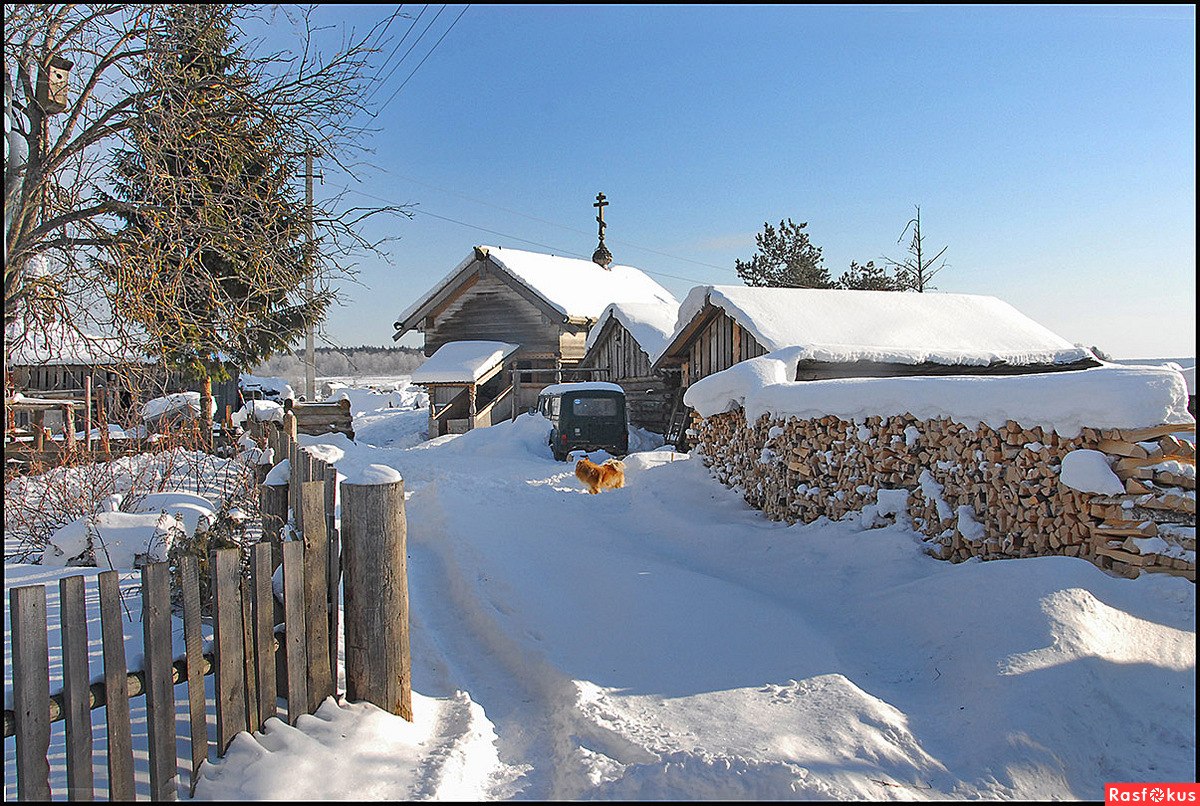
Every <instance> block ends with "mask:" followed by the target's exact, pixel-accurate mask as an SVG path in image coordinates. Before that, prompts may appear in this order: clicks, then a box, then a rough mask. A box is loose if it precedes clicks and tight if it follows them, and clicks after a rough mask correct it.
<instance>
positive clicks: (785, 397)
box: [684, 292, 1194, 437]
mask: <svg viewBox="0 0 1200 806" xmlns="http://www.w3.org/2000/svg"><path fill="white" fill-rule="evenodd" d="M864 293H865V292H864ZM913 296H916V295H913ZM804 355H805V348H799V347H792V348H786V349H783V350H777V351H776V352H773V353H768V354H767V355H764V356H760V357H758V358H752V359H750V360H748V361H742V362H741V363H739V364H735V365H734V366H732V367H730V368H729V369H727V370H724V371H722V372H718V373H716V374H714V375H710V376H708V377H707V378H702V379H701V380H699V381H697V382H696V383H694V384H692V385H691V386H689V387H688V390H687V392H686V394H685V395H684V402H685V403H687V405H689V406H691V407H692V408H694V409H695V410H696V411H697V412H698V413H699V414H700V415H701V416H703V417H711V416H713V415H714V414H720V413H722V412H726V411H730V410H732V409H734V408H737V407H738V406H741V407H742V408H743V409H744V410H745V414H746V420H747V422H749V423H753V422H755V421H757V420H758V418H759V417H760V416H761V415H763V414H770V415H772V416H773V417H776V418H780V419H786V418H788V417H796V418H798V419H812V418H818V417H824V416H826V415H835V416H837V417H840V418H842V419H845V420H853V419H856V418H858V419H862V418H866V417H870V416H884V417H887V416H892V415H899V414H906V413H907V414H911V415H913V416H914V417H915V418H917V419H919V420H931V419H940V418H946V419H950V420H953V421H955V422H958V423H962V424H963V425H966V426H968V427H970V428H974V427H976V426H978V424H979V423H981V422H982V423H986V424H987V425H989V426H992V427H993V428H995V427H998V426H1000V425H1003V424H1004V423H1005V422H1006V421H1008V420H1015V421H1016V422H1019V423H1020V424H1021V425H1023V426H1025V427H1027V428H1028V427H1033V426H1040V427H1042V428H1045V429H1053V430H1054V431H1056V432H1058V433H1059V434H1060V435H1062V436H1068V437H1070V436H1075V435H1077V434H1078V433H1079V431H1080V429H1082V428H1083V427H1085V426H1087V427H1091V428H1140V427H1145V426H1152V425H1159V424H1160V423H1191V422H1194V420H1193V418H1192V416H1191V414H1189V413H1188V411H1187V389H1186V387H1185V386H1184V382H1183V376H1182V375H1180V373H1179V372H1178V371H1176V370H1173V369H1169V368H1165V367H1150V366H1137V367H1122V366H1116V365H1105V366H1102V367H1096V368H1093V369H1086V370H1078V371H1073V372H1047V373H1038V374H1034V375H1000V376H978V375H972V376H952V377H944V376H920V377H916V376H913V377H900V378H839V379H835V380H823V381H793V380H791V379H792V378H793V377H794V372H795V367H796V362H797V361H798V360H800V358H801V357H803V356H804Z"/></svg>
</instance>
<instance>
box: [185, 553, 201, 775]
mask: <svg viewBox="0 0 1200 806" xmlns="http://www.w3.org/2000/svg"><path fill="white" fill-rule="evenodd" d="M179 586H180V589H181V591H182V593H183V642H184V646H185V650H184V651H185V652H186V658H187V685H188V724H189V726H190V735H189V737H188V739H189V741H190V743H191V747H192V772H191V776H190V778H189V781H188V791H189V792H191V793H193V794H194V793H195V791H196V779H197V776H198V775H199V772H200V765H201V764H203V763H204V761H205V760H207V759H208V719H207V705H206V703H205V698H204V674H205V669H204V667H205V666H206V665H207V664H206V663H205V661H204V638H203V635H202V634H201V631H200V626H201V619H202V615H201V610H200V563H199V561H198V560H197V559H196V558H195V557H192V556H188V555H185V556H183V557H181V558H180V561H179Z"/></svg>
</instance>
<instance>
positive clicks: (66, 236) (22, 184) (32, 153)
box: [4, 4, 403, 358]
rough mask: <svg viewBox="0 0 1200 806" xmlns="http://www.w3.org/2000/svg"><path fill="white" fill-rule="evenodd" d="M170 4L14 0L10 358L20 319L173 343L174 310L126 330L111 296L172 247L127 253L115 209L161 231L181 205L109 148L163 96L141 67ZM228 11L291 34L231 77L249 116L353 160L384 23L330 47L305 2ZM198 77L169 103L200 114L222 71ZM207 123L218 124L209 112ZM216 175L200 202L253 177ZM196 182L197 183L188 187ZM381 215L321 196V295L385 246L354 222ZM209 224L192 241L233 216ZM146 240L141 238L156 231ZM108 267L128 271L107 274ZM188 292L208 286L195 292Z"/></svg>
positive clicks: (26, 325) (305, 144)
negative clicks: (130, 172) (289, 44)
mask: <svg viewBox="0 0 1200 806" xmlns="http://www.w3.org/2000/svg"><path fill="white" fill-rule="evenodd" d="M165 8H166V6H165V5H126V4H81V5H73V4H62V5H35V4H13V5H7V6H6V7H5V17H6V20H5V44H4V78H5V86H4V100H5V244H4V246H5V271H4V312H5V327H6V334H7V335H9V336H10V337H11V338H6V340H5V341H6V347H5V349H6V358H7V351H8V349H9V344H10V343H11V344H17V343H19V342H20V339H21V336H22V335H23V333H24V332H25V331H26V330H37V331H45V330H47V329H50V328H47V327H46V325H47V324H48V323H50V322H54V323H56V325H58V328H57V332H70V331H76V332H82V331H87V330H95V329H98V330H101V331H106V332H108V333H112V334H116V335H118V336H119V337H120V339H121V341H122V342H123V343H124V345H126V346H131V345H132V346H136V347H137V348H138V349H139V350H140V351H142V352H144V353H146V354H149V355H162V354H163V353H164V346H163V345H164V343H165V342H167V341H169V337H172V336H175V335H177V333H178V327H179V321H178V319H177V318H176V317H174V316H173V315H171V314H170V312H169V311H166V312H162V311H160V312H159V313H160V314H161V315H159V316H157V317H155V316H143V317H138V318H137V322H136V326H135V327H130V321H129V320H128V318H126V317H122V316H119V315H118V314H119V313H120V312H119V311H115V310H114V309H113V305H112V304H111V303H112V301H113V300H118V299H120V300H127V299H129V297H130V295H131V294H136V293H139V292H144V291H145V283H146V277H147V275H148V274H149V271H150V269H152V268H156V267H161V266H163V265H165V264H166V262H167V261H166V257H167V256H166V255H158V256H154V255H151V254H149V253H148V252H147V251H145V250H143V251H142V252H140V253H139V254H138V256H137V262H135V263H134V262H128V261H129V260H130V259H131V255H132V253H131V252H130V250H129V248H128V247H129V241H128V240H127V239H125V240H122V239H121V238H117V237H115V233H116V232H117V231H118V230H119V227H118V222H119V221H120V220H122V219H125V220H128V217H130V216H135V217H143V218H146V219H151V220H158V221H159V223H160V224H161V225H162V226H161V230H162V231H163V232H166V231H168V230H169V227H168V226H166V224H165V222H166V220H167V219H174V220H175V222H176V223H180V210H179V209H172V204H171V202H170V199H171V197H172V189H171V188H169V187H166V186H165V185H161V186H160V188H159V189H161V190H164V193H163V194H162V195H160V196H158V197H157V198H156V199H155V201H154V202H153V203H146V201H145V200H144V199H132V198H122V197H121V195H120V194H119V193H116V192H115V190H116V189H115V187H114V186H113V184H112V182H111V181H110V180H109V168H110V166H111V165H112V155H113V153H114V152H116V151H117V150H120V149H126V150H128V149H130V148H131V147H133V146H134V145H135V142H134V141H135V137H136V133H135V128H136V124H137V123H138V122H139V121H140V122H144V120H145V119H144V115H145V114H146V113H147V110H150V109H157V110H159V111H160V112H163V111H165V110H166V109H167V107H166V106H164V104H163V98H164V95H163V93H164V89H163V87H162V86H161V85H156V84H155V82H148V81H146V80H144V79H145V77H146V75H147V73H146V69H147V66H148V65H150V69H151V70H153V69H155V68H154V67H153V65H155V64H161V63H162V62H161V56H162V54H161V52H157V51H156V49H159V48H161V47H162V46H163V43H165V42H167V41H168V40H167V38H166V37H165V35H164V34H165V25H166V24H167V22H168V20H169V15H168V14H167V13H166V12H165ZM231 8H232V9H233V12H234V15H235V18H236V19H237V20H238V21H246V20H249V19H252V18H253V15H258V14H266V13H270V14H284V15H287V20H286V21H287V22H288V23H289V24H290V25H291V26H292V27H293V30H295V31H296V32H297V38H298V43H297V46H296V47H295V48H293V49H287V50H283V51H280V52H274V53H267V54H265V55H253V54H249V55H247V56H246V61H247V65H248V67H247V70H246V71H245V73H244V75H243V76H242V79H244V80H239V82H237V83H236V85H235V84H233V83H231V84H229V85H227V86H225V87H224V88H223V90H224V91H228V92H229V93H231V94H234V95H236V97H238V98H239V102H240V103H241V105H242V107H243V108H244V109H245V110H248V114H250V115H252V116H254V117H256V118H257V119H260V120H266V119H269V120H270V121H271V126H272V127H273V133H272V145H273V148H276V149H277V150H278V151H279V152H280V153H286V154H290V155H296V154H300V153H302V152H303V151H304V150H306V149H309V148H315V149H318V150H319V151H320V153H321V154H322V155H323V159H325V160H327V161H329V162H331V163H332V164H335V165H337V166H338V167H340V168H342V169H345V170H347V171H349V172H351V173H352V172H353V170H354V168H355V163H354V160H355V159H356V158H357V154H358V153H359V152H360V149H361V147H362V135H363V133H364V129H363V128H362V125H361V124H360V123H358V122H357V121H362V120H367V119H368V118H367V116H366V115H365V114H362V113H363V112H364V111H365V98H366V92H367V90H369V88H370V86H371V80H372V79H371V77H370V73H369V70H368V67H369V64H368V60H369V58H370V56H371V54H372V53H374V52H376V51H377V50H378V49H379V48H380V47H381V46H382V44H383V41H384V38H385V36H386V31H387V27H388V25H389V24H390V21H391V20H390V19H385V20H383V21H381V22H380V23H379V24H378V25H377V26H375V27H374V28H372V29H371V30H369V31H368V32H366V33H365V34H363V35H360V36H351V37H350V38H349V39H348V40H345V41H344V43H343V44H342V46H341V47H339V48H336V49H335V50H334V51H333V52H332V53H330V54H329V55H322V54H321V53H320V51H319V49H318V48H317V47H316V46H315V44H314V37H315V35H316V34H317V33H318V31H317V29H315V28H314V26H313V24H312V12H311V9H308V10H304V9H300V10H296V8H295V7H285V8H284V9H282V10H278V9H277V10H275V11H268V12H263V11H258V10H256V9H254V8H253V7H247V6H233V7H231ZM398 13H399V12H395V13H394V14H393V18H394V17H395V16H396V15H397V14H398ZM274 27H275V28H278V27H279V26H278V25H275V26H274ZM239 33H240V29H239ZM191 80H193V81H194V82H195V84H194V85H193V86H190V87H189V86H186V85H185V86H177V87H175V88H174V89H173V92H175V93H176V98H175V100H176V101H178V103H176V104H175V105H174V107H173V108H172V113H188V112H190V113H195V111H196V105H195V103H194V99H195V98H198V97H200V96H201V95H202V94H203V93H202V92H201V90H205V89H207V90H209V91H210V92H211V91H212V90H213V89H214V85H216V84H219V83H220V82H221V81H223V80H224V79H222V78H220V77H218V76H215V75H201V76H193V77H192V78H191ZM193 93H194V97H193ZM189 98H190V99H191V100H189ZM193 122H194V121H193ZM212 122H213V124H214V125H218V122H217V121H216V120H215V119H214V120H213V121H212ZM172 125H173V124H172ZM160 179H161V177H160ZM163 181H164V182H166V180H163ZM213 184H214V186H213V187H212V188H210V189H209V190H210V194H209V198H208V200H207V201H208V203H210V204H211V205H212V209H221V208H222V207H229V206H231V205H233V204H234V203H236V202H238V201H239V200H238V199H234V198H232V197H231V196H229V195H228V194H232V193H244V192H245V188H230V187H221V186H220V183H216V182H215V183H213ZM195 187H196V184H195V183H193V184H192V185H191V186H190V189H191V190H193V191H194V189H195ZM177 189H178V188H176V190H177ZM222 194H226V195H225V196H224V197H223V195H222ZM164 199H165V200H166V201H165V202H164ZM241 201H243V202H244V201H245V199H242V200H241ZM386 209H388V210H390V211H393V212H403V211H402V210H399V209H398V208H386ZM377 212H380V210H379V209H374V210H363V209H359V208H345V207H344V206H343V205H342V202H341V198H340V197H334V198H332V199H325V200H317V201H316V202H315V203H314V210H313V215H312V226H313V231H314V232H313V235H314V237H313V241H314V247H313V248H312V251H311V257H312V272H313V273H314V274H315V275H316V276H317V277H318V278H319V281H318V283H319V289H318V292H317V293H318V294H320V295H322V296H323V297H325V298H331V297H333V296H335V295H336V289H335V288H334V283H335V281H338V280H342V279H348V278H350V277H351V276H352V266H353V260H354V258H355V256H357V255H359V254H361V253H362V252H363V250H367V251H371V250H375V251H376V252H377V250H378V246H379V244H378V243H373V242H370V241H369V240H367V239H366V238H365V237H364V236H363V235H362V233H361V230H360V226H359V225H360V224H361V223H362V221H363V219H364V218H366V217H367V216H369V215H372V214H374V213H377ZM205 226H206V224H205V222H204V221H202V220H193V221H188V222H187V227H188V229H189V234H190V236H191V237H192V239H193V242H194V241H195V240H196V239H199V241H201V242H206V243H210V244H214V245H216V248H218V249H220V248H221V245H222V244H225V243H227V242H228V240H229V232H228V219H225V220H224V221H221V217H220V216H215V217H213V218H212V219H211V220H210V222H209V225H208V230H207V231H205ZM164 242H165V241H164ZM142 246H143V247H147V248H148V247H149V242H143V244H142ZM162 248H166V247H162ZM106 265H107V266H109V267H112V266H118V265H119V266H122V268H121V270H120V271H102V270H101V267H103V266H106ZM256 276H257V277H260V278H261V277H264V276H265V275H264V274H262V273H259V274H257V275H256ZM170 285H171V283H170V278H169V277H167V278H162V283H161V287H163V288H165V287H169V286H170ZM276 290H278V289H276ZM290 290H293V289H289V291H290ZM191 293H206V291H205V289H192V292H191ZM252 296H253V294H250V293H247V294H244V295H242V301H241V303H240V306H239V307H238V308H237V310H236V311H235V312H233V313H231V314H230V316H229V320H230V321H231V322H234V325H233V327H234V329H235V330H237V329H238V328H239V327H240V328H241V332H240V333H239V334H237V335H238V336H239V337H249V336H250V335H251V329H252V328H253V327H254V326H256V324H257V322H258V320H257V319H256V317H255V316H254V315H253V311H252V310H251V307H252V306H251V305H250V304H249V303H247V302H246V300H247V299H249V298H251V297H252ZM224 297H225V300H226V301H227V300H228V298H229V297H230V293H229V289H226V290H225V292H224ZM177 301H178V297H172V296H171V295H170V294H158V295H152V296H150V297H149V298H147V299H145V300H142V304H144V305H147V306H152V305H173V304H175V303H176V302H177ZM126 313H127V312H126ZM18 320H24V321H20V322H19V321H18ZM237 322H241V324H240V325H239V324H237ZM156 323H157V324H156Z"/></svg>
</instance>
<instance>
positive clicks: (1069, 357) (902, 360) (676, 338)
mask: <svg viewBox="0 0 1200 806" xmlns="http://www.w3.org/2000/svg"><path fill="white" fill-rule="evenodd" d="M709 306H711V308H713V309H720V310H723V311H724V312H725V313H727V314H728V315H729V316H730V317H732V318H733V319H734V320H735V321H736V322H737V323H738V324H740V325H741V326H742V327H743V328H745V329H746V330H747V331H748V332H749V333H750V334H751V335H752V336H754V338H755V339H756V340H757V341H758V342H759V344H761V345H762V346H763V348H764V349H766V350H767V351H768V352H771V351H774V350H779V349H782V348H784V347H801V348H803V350H802V354H801V355H800V356H799V358H800V360H805V359H808V360H813V361H823V362H830V363H850V362H854V361H873V362H880V363H895V364H921V363H926V362H928V363H934V364H946V365H968V366H986V365H989V364H994V363H1004V364H1015V365H1028V364H1071V363H1074V362H1077V361H1083V360H1087V359H1093V360H1094V356H1092V354H1091V353H1090V352H1088V351H1087V350H1086V349H1084V348H1082V347H1076V346H1075V345H1073V344H1071V343H1070V342H1068V341H1066V340H1065V339H1063V338H1062V337H1060V336H1058V335H1056V334H1054V333H1052V332H1051V331H1050V330H1048V329H1046V328H1045V327H1043V326H1042V325H1039V324H1038V323H1037V322H1035V321H1033V320H1032V319H1030V318H1029V317H1027V316H1025V315H1024V314H1023V313H1021V312H1020V311H1018V310H1017V309H1016V308H1014V307H1012V306H1011V305H1009V304H1008V303H1007V302H1003V301H1002V300H999V299H997V298H996V297H990V296H982V295H975V294H942V293H933V292H927V293H923V294H917V293H908V292H900V291H842V290H831V289H815V288H761V287H754V288H752V287H746V286H698V287H696V288H693V289H692V290H691V291H690V292H689V293H688V295H687V298H686V299H685V300H684V301H683V303H682V305H680V308H679V318H678V320H677V322H676V326H675V331H674V333H673V335H672V337H671V340H670V344H669V345H668V346H667V348H666V349H664V351H663V353H662V354H660V359H661V358H664V357H666V356H668V355H674V354H675V353H676V352H677V351H679V350H680V349H682V347H683V346H684V345H685V344H686V343H687V342H688V340H689V339H690V338H691V336H692V334H693V333H694V332H695V330H696V329H697V326H698V325H699V324H700V322H699V320H700V319H701V318H703V317H701V314H702V313H703V312H704V311H706V310H707V309H709Z"/></svg>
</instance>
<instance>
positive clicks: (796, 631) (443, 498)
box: [5, 393, 1196, 800]
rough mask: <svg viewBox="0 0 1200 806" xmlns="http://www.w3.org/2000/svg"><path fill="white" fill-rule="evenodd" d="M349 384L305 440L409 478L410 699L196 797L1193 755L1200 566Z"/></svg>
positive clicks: (1141, 765) (964, 778)
mask: <svg viewBox="0 0 1200 806" xmlns="http://www.w3.org/2000/svg"><path fill="white" fill-rule="evenodd" d="M349 396H350V397H351V400H352V405H353V406H354V410H355V412H356V417H355V431H356V434H357V435H358V436H359V442H358V443H352V442H350V441H348V440H346V439H345V438H344V437H341V436H328V437H302V438H301V439H302V441H303V442H305V443H307V444H309V445H311V446H313V448H314V450H316V451H318V452H320V454H321V455H322V456H323V457H324V458H325V459H327V460H329V461H334V462H336V463H337V466H338V469H339V471H340V472H341V473H342V474H343V475H352V474H353V473H356V472H358V471H360V470H362V469H363V468H365V467H366V466H368V465H372V464H380V465H385V466H389V467H392V468H395V469H396V470H398V471H399V472H400V473H401V474H402V476H403V478H404V483H405V489H406V492H407V495H408V500H407V519H408V547H409V548H408V553H409V560H408V563H409V564H408V568H409V596H410V602H411V615H410V621H411V628H412V654H413V678H414V679H413V689H414V696H413V707H414V712H415V722H413V723H411V724H410V723H408V722H405V721H404V720H402V719H400V718H398V717H394V716H391V715H389V714H386V713H384V712H383V711H380V710H379V709H377V708H375V707H374V706H371V705H368V704H362V703H359V704H346V703H338V702H335V701H333V700H327V701H326V703H325V704H324V705H323V706H322V708H321V709H320V710H319V711H318V712H317V713H316V714H315V715H313V716H311V717H302V718H301V720H300V723H299V725H298V726H297V727H296V728H291V727H288V726H286V725H285V724H283V723H282V722H280V721H279V720H273V721H271V722H270V723H268V726H267V729H266V730H265V732H263V733H258V734H254V735H250V734H245V733H244V734H241V735H239V736H238V737H237V739H236V740H235V741H234V743H233V745H232V747H231V749H230V752H229V754H228V755H227V756H226V757H225V758H224V759H222V760H220V761H218V762H216V763H209V764H207V765H206V766H205V767H204V769H203V779H202V780H201V781H200V783H199V786H198V788H197V790H196V794H195V797H196V798H198V799H280V800H286V799H297V800H309V799H313V800H320V799H355V800H365V799H396V800H399V799H443V800H488V799H521V800H526V799H528V800H545V799H556V800H589V799H596V800H724V799H730V800H744V799H761V800H785V799H802V800H803V799H849V800H885V799H886V800H940V799H978V798H989V799H997V798H1000V799H1030V800H1047V799H1082V800H1096V799H1100V798H1101V797H1102V792H1103V789H1102V787H1103V785H1104V784H1105V783H1106V782H1110V781H1113V782H1115V781H1194V780H1195V775H1196V767H1195V756H1196V753H1195V751H1196V730H1195V693H1196V675H1195V646H1196V644H1195V638H1196V634H1195V630H1196V619H1195V587H1194V585H1193V583H1190V582H1188V581H1186V580H1184V579H1181V578H1177V577H1167V576H1155V575H1143V576H1142V577H1141V578H1139V579H1135V580H1126V579H1119V578H1115V577H1111V576H1108V575H1107V574H1105V573H1104V572H1103V571H1101V570H1099V569H1098V568H1096V567H1094V566H1093V565H1091V564H1090V563H1088V562H1086V561H1083V560H1079V559H1074V558H1066V557H1049V558H1038V559H1022V560H1008V561H995V562H987V563H983V562H967V563H963V564H960V565H951V564H949V563H946V562H943V561H939V560H935V559H933V558H931V557H929V556H927V555H926V554H925V553H924V552H923V546H922V544H921V543H920V541H919V539H918V537H917V536H916V535H915V534H914V533H912V532H911V531H909V530H907V529H906V528H904V527H903V526H894V525H893V526H887V527H885V528H880V529H864V528H863V527H862V526H861V525H860V521H859V518H858V517H857V516H851V517H849V518H847V519H846V520H845V521H842V522H837V523H834V522H829V521H827V520H821V521H818V522H816V523H813V524H809V525H799V524H797V525H794V526H790V527H789V526H786V525H784V524H782V523H776V522H771V521H768V520H766V519H765V518H764V517H763V516H762V514H761V513H759V512H757V511H755V510H752V509H750V508H749V507H748V506H747V505H746V504H745V503H744V502H743V501H742V499H741V498H740V496H739V495H738V494H737V493H736V492H734V491H732V490H729V489H726V488H725V487H723V486H721V485H720V484H718V483H717V482H716V481H715V480H713V479H712V478H711V477H710V475H709V473H708V471H707V469H706V468H705V467H704V465H703V463H702V461H701V460H700V459H699V458H696V457H689V456H686V455H683V454H679V453H674V452H672V451H671V450H670V449H669V448H668V449H659V450H654V451H648V452H643V453H634V454H631V455H630V456H628V457H627V458H626V460H625V462H626V468H627V481H626V486H625V487H624V488H622V489H618V490H612V491H607V492H605V493H603V494H601V495H587V494H586V492H585V491H584V489H583V487H582V486H581V485H580V484H579V482H578V481H577V480H576V479H575V477H574V473H573V465H570V464H567V463H560V462H555V461H554V460H553V459H552V458H551V455H550V450H549V447H548V445H547V444H546V438H547V434H548V430H549V424H548V423H547V421H545V420H544V419H542V418H540V417H537V416H533V415H522V416H521V417H519V418H518V419H517V420H516V421H515V422H511V423H505V424H501V425H497V426H493V427H491V428H485V429H479V430H475V431H472V432H469V433H467V434H464V435H461V436H447V437H440V438H438V439H435V440H432V441H427V442H421V441H419V439H420V437H419V435H420V434H421V433H423V432H424V429H425V427H426V421H425V417H426V412H425V410H424V409H423V408H399V407H395V406H397V403H398V402H399V401H397V400H395V399H394V398H392V397H385V396H380V397H379V398H378V400H379V401H382V402H383V406H381V407H379V408H376V409H368V408H366V407H365V406H364V405H363V404H364V403H366V402H368V401H369V398H368V397H367V396H365V395H362V394H358V393H351V394H350V395H349ZM389 401H390V403H391V405H392V406H393V407H395V408H390V409H389V408H387V405H388V402H389ZM406 405H407V401H406ZM872 520H874V519H873V518H872ZM139 627H140V625H139V624H134V625H132V629H134V630H135V631H137V632H140V630H139V629H138V628H139ZM180 696H182V694H180ZM180 750H181V754H180V755H181V761H180V771H181V790H180V791H181V797H187V791H186V790H187V787H186V783H184V782H185V781H186V774H185V773H184V770H186V768H187V761H186V760H185V758H184V756H186V753H187V745H186V740H181V742H180ZM101 764H102V762H101ZM5 770H6V771H5V779H6V794H9V795H11V794H12V790H11V788H10V784H9V777H10V775H11V774H12V773H11V772H10V770H11V765H9V764H7V763H6V767H5Z"/></svg>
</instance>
